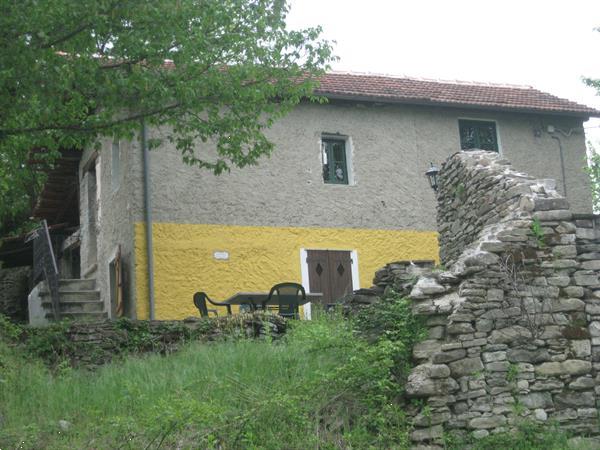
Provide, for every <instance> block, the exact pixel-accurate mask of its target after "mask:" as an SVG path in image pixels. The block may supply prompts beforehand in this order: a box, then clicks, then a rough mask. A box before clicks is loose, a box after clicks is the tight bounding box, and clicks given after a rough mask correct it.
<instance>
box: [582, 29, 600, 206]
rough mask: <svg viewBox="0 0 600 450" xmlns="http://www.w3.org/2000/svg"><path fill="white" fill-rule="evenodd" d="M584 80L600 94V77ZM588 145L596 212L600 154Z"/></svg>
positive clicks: (598, 194) (589, 167) (599, 199)
mask: <svg viewBox="0 0 600 450" xmlns="http://www.w3.org/2000/svg"><path fill="white" fill-rule="evenodd" d="M595 31H597V32H600V27H598V28H595ZM583 82H584V83H585V84H587V85H588V86H590V87H593V88H594V89H596V92H597V95H600V79H594V78H584V79H583ZM587 147H588V154H589V158H588V167H587V173H588V175H589V177H590V185H591V188H592V201H593V208H594V212H598V211H600V154H599V153H598V152H597V151H596V149H595V147H594V145H593V144H592V142H591V141H588V145H587Z"/></svg>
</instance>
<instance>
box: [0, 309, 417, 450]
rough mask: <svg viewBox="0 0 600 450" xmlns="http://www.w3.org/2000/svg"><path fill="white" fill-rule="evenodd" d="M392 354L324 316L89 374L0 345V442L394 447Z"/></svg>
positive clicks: (398, 434) (403, 431) (398, 424)
mask: <svg viewBox="0 0 600 450" xmlns="http://www.w3.org/2000/svg"><path fill="white" fill-rule="evenodd" d="M393 355H394V349H393V348H392V347H390V345H388V344H386V345H381V346H378V345H374V344H373V343H370V344H369V343H367V342H366V341H365V340H364V339H363V338H361V337H359V336H357V335H356V333H355V331H354V329H353V326H352V324H351V323H349V322H348V321H346V320H344V319H342V318H340V317H330V316H326V315H321V316H319V317H318V318H316V320H313V321H310V322H307V321H306V322H305V321H303V322H299V323H296V324H295V326H294V327H292V330H291V331H290V332H289V334H288V336H287V337H286V338H285V339H284V340H283V341H277V342H275V341H270V340H268V339H267V340H264V341H247V340H239V341H231V342H222V343H214V344H209V345H207V344H197V343H196V344H190V345H189V346H187V347H186V348H185V349H183V350H182V351H181V352H179V353H177V354H174V355H171V356H168V357H161V356H156V355H153V356H146V357H132V358H130V359H128V360H127V361H125V362H123V363H120V364H113V365H108V366H105V367H103V368H101V369H99V370H98V371H96V372H85V371H80V370H72V369H70V368H68V366H64V367H63V368H62V370H59V371H58V373H50V372H49V371H48V370H47V369H46V368H45V367H44V366H43V365H42V364H41V363H39V362H37V361H33V360H28V359H24V358H23V357H21V356H19V355H17V354H16V353H15V350H13V349H10V348H8V347H7V346H6V344H0V371H1V372H0V414H1V416H2V417H1V421H2V422H1V425H0V448H3V449H4V448H17V447H19V448H32V449H33V448H36V449H37V448H56V449H59V448H60V449H62V448H136V449H137V448H223V449H230V448H231V449H233V448H261V449H262V448H266V449H280V448H288V449H295V448H298V449H306V448H368V447H370V446H375V447H388V446H395V447H404V446H406V445H407V441H406V436H407V428H406V426H405V422H404V419H403V414H402V412H401V411H400V409H399V408H398V407H397V406H395V403H394V402H393V399H394V398H396V397H397V394H398V393H399V389H400V387H399V386H398V385H397V383H395V382H394V379H393V376H392V372H393V369H394V366H395V363H394V359H393ZM59 421H67V422H68V424H65V423H64V422H63V426H62V427H61V426H59ZM384 431H385V432H384Z"/></svg>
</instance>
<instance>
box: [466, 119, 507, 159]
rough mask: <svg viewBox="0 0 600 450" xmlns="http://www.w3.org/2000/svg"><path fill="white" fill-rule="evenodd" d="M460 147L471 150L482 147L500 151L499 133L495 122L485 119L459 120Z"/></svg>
mask: <svg viewBox="0 0 600 450" xmlns="http://www.w3.org/2000/svg"><path fill="white" fill-rule="evenodd" d="M458 126H459V130H460V148H461V149H462V150H470V149H473V148H480V149H482V150H490V151H493V152H497V151H498V135H497V133H496V123H495V122H485V121H483V120H459V121H458Z"/></svg>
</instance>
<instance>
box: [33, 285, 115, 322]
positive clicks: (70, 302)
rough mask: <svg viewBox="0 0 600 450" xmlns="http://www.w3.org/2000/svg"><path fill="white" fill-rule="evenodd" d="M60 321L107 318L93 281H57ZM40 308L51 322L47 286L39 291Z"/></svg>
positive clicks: (50, 305) (51, 315) (50, 301)
mask: <svg viewBox="0 0 600 450" xmlns="http://www.w3.org/2000/svg"><path fill="white" fill-rule="evenodd" d="M59 294H60V304H59V312H60V318H61V319H71V320H74V321H78V322H82V321H85V322H94V321H101V320H104V319H107V318H108V313H107V312H106V311H105V307H104V302H103V301H102V299H101V298H100V291H98V290H96V280H95V279H63V280H60V281H59ZM39 296H40V300H41V306H42V308H43V310H44V312H45V314H44V316H45V318H46V319H47V320H53V318H54V316H53V314H52V299H51V297H50V292H49V290H48V286H47V285H46V284H44V285H43V286H42V288H41V289H40V291H39Z"/></svg>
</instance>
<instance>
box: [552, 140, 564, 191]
mask: <svg viewBox="0 0 600 450" xmlns="http://www.w3.org/2000/svg"><path fill="white" fill-rule="evenodd" d="M550 137H551V138H552V139H556V142H558V153H559V155H560V172H561V176H562V182H563V189H564V195H565V197H566V196H567V180H566V178H565V159H564V157H563V147H562V142H561V140H560V138H559V137H558V136H555V135H554V134H551V135H550Z"/></svg>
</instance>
